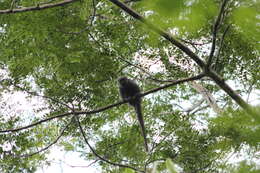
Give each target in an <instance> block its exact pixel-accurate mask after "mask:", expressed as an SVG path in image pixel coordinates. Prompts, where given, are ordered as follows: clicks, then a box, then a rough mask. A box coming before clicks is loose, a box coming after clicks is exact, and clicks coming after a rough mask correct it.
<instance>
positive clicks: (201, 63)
mask: <svg viewBox="0 0 260 173" xmlns="http://www.w3.org/2000/svg"><path fill="white" fill-rule="evenodd" d="M109 1H110V2H112V3H114V4H115V5H117V6H118V7H119V8H121V9H122V10H124V11H125V12H126V13H128V14H130V15H131V16H132V17H134V18H135V19H137V20H139V21H141V22H142V23H144V24H145V25H146V26H148V28H149V29H151V30H153V31H154V32H156V33H157V34H159V35H161V36H162V37H164V38H165V39H166V40H168V41H170V42H171V43H172V44H173V45H175V46H176V47H178V48H179V49H181V50H182V51H183V52H184V53H186V54H187V55H188V56H189V57H191V58H192V59H193V60H194V61H195V62H196V63H197V64H198V65H199V66H200V67H201V68H202V69H204V68H205V67H206V64H205V62H204V61H203V60H202V59H200V58H199V57H198V56H197V55H196V54H195V53H193V52H192V51H191V50H190V49H189V48H188V47H187V46H185V45H184V44H182V43H181V42H180V41H178V40H177V39H175V38H174V37H172V36H171V35H170V34H168V33H167V32H165V31H163V30H162V29H160V28H158V27H156V26H155V25H153V24H152V23H150V22H149V21H147V20H146V19H145V18H144V17H142V16H141V15H140V14H138V13H137V12H135V11H134V10H132V9H131V8H129V7H128V6H127V5H126V4H124V3H123V2H120V1H118V0H109Z"/></svg>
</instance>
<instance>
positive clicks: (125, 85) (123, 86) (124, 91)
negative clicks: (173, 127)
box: [118, 77, 149, 152]
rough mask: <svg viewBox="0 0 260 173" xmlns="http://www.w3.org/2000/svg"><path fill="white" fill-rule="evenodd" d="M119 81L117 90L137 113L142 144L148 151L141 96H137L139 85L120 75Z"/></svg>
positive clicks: (139, 91)
mask: <svg viewBox="0 0 260 173" xmlns="http://www.w3.org/2000/svg"><path fill="white" fill-rule="evenodd" d="M118 83H119V91H120V95H121V97H122V99H123V100H127V99H130V98H132V99H131V100H129V102H128V103H129V105H131V106H133V107H134V108H135V112H136V115H137V119H138V121H139V125H140V127H141V133H142V136H143V138H144V144H145V149H146V151H147V152H148V151H149V150H148V145H147V139H146V131H145V127H144V119H143V115H142V109H141V97H138V95H139V94H140V93H141V90H140V88H139V86H138V85H137V84H136V83H135V81H133V80H131V79H128V78H127V77H120V78H119V79H118Z"/></svg>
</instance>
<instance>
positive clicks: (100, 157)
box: [75, 117, 144, 173]
mask: <svg viewBox="0 0 260 173" xmlns="http://www.w3.org/2000/svg"><path fill="white" fill-rule="evenodd" d="M75 118H76V121H77V123H78V126H79V130H80V132H81V134H82V136H83V138H84V141H85V143H86V144H87V145H88V147H89V149H90V150H91V151H92V153H93V154H94V155H95V156H96V157H97V158H99V159H100V160H102V161H104V162H106V163H108V164H111V165H114V166H119V167H122V168H130V169H133V170H135V171H138V172H143V173H144V171H141V170H139V169H136V168H134V167H132V166H129V165H123V164H120V163H114V162H111V161H110V160H107V159H106V158H104V157H102V156H100V155H99V154H98V153H97V152H96V151H95V149H94V148H93V147H92V146H91V145H90V144H89V142H88V139H87V137H86V135H85V132H84V130H83V128H82V126H81V124H80V121H79V118H78V117H75Z"/></svg>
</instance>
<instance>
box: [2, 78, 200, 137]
mask: <svg viewBox="0 0 260 173" xmlns="http://www.w3.org/2000/svg"><path fill="white" fill-rule="evenodd" d="M203 76H204V74H200V75H198V76H194V77H190V78H184V79H180V80H176V81H174V82H172V83H170V84H167V85H164V86H162V87H158V88H155V89H152V90H150V91H147V92H144V93H142V94H140V95H138V97H144V96H146V95H148V94H151V93H154V92H157V91H159V90H162V89H166V88H169V87H171V86H174V85H177V84H180V83H184V82H188V81H193V80H197V79H200V78H202V77H203ZM132 99H134V98H129V99H127V100H125V101H120V102H118V103H115V104H112V105H108V106H105V107H101V108H98V109H96V110H92V111H75V112H73V111H72V112H66V113H63V114H59V115H56V116H53V117H49V118H46V119H43V120H40V121H37V122H35V123H32V124H30V125H27V126H24V127H19V128H15V129H6V130H0V133H7V132H17V131H21V130H25V129H28V128H31V127H34V126H36V125H39V124H41V123H44V122H47V121H51V120H53V119H57V118H63V117H66V116H70V115H73V114H75V115H82V114H85V115H90V114H95V113H99V112H102V111H105V110H107V109H110V108H112V107H116V106H119V105H121V104H124V103H127V102H129V101H130V100H132Z"/></svg>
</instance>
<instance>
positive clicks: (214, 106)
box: [191, 81, 222, 113]
mask: <svg viewBox="0 0 260 173" xmlns="http://www.w3.org/2000/svg"><path fill="white" fill-rule="evenodd" d="M191 85H192V87H193V88H194V89H196V90H197V91H198V92H199V93H200V94H201V95H202V96H203V97H204V99H205V100H206V101H207V103H208V104H209V106H210V107H211V108H212V109H213V110H214V112H216V113H221V112H222V110H221V109H220V108H219V106H218V105H217V102H216V100H215V98H214V97H213V96H212V94H211V93H210V92H209V91H208V90H207V89H206V88H205V87H203V86H202V85H200V84H199V83H196V82H195V81H192V82H191Z"/></svg>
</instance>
